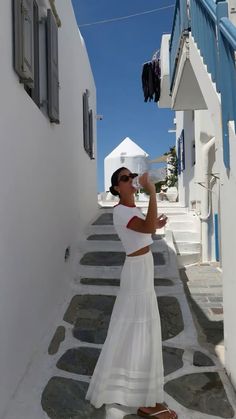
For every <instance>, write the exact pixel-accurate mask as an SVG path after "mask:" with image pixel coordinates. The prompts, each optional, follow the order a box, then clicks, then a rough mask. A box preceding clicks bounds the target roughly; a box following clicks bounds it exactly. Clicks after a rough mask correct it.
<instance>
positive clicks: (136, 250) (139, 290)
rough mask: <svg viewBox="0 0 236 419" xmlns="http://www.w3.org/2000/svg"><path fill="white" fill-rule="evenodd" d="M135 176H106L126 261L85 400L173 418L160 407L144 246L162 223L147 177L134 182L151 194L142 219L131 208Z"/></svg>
mask: <svg viewBox="0 0 236 419" xmlns="http://www.w3.org/2000/svg"><path fill="white" fill-rule="evenodd" d="M135 176H137V174H133V173H131V172H130V171H129V170H128V169H126V168H125V167H121V168H120V169H118V170H116V171H115V172H114V173H113V175H112V177H111V184H112V186H111V188H110V191H111V193H112V194H113V195H119V197H120V202H119V204H118V205H116V206H115V207H114V213H113V222H114V226H115V229H116V231H117V234H118V235H119V237H120V239H121V242H122V244H123V246H124V248H125V252H126V259H125V263H124V266H123V269H122V273H121V280H120V289H119V292H118V295H117V298H116V301H115V304H114V308H113V311H112V315H111V320H110V324H109V328H108V332H107V338H106V341H105V343H104V345H103V348H102V351H101V353H100V356H99V359H98V362H97V365H96V367H95V370H94V373H93V376H92V378H91V381H90V384H89V388H88V391H87V394H86V399H88V400H90V403H91V404H93V405H94V406H95V407H96V408H99V407H101V406H102V405H103V404H106V405H109V404H114V403H116V404H120V405H123V406H132V407H136V408H137V414H138V415H139V416H141V417H152V418H157V419H177V414H176V413H175V412H174V411H173V410H170V409H169V408H168V407H167V406H166V404H164V403H163V400H164V392H163V384H164V376H163V360H162V340H161V325H160V316H159V311H158V306H157V299H156V294H155V289H154V264H153V256H152V253H151V251H150V247H149V246H150V244H151V243H152V242H153V240H152V236H151V234H152V233H154V232H155V231H156V229H157V228H158V227H159V228H160V227H163V226H164V225H165V223H166V219H165V218H163V219H161V217H159V218H158V217H157V202H156V190H155V185H154V184H153V183H152V182H150V180H149V178H148V174H147V173H144V174H143V175H142V176H141V177H140V179H139V181H140V184H141V185H142V186H143V188H144V189H145V190H146V191H147V192H148V193H149V195H150V199H149V206H148V212H147V215H146V217H145V216H144V215H143V214H142V212H141V211H140V210H139V209H138V208H137V207H136V206H135V202H134V194H135V192H136V189H135V188H134V187H133V186H132V179H133V178H134V177H135Z"/></svg>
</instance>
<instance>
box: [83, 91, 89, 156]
mask: <svg viewBox="0 0 236 419" xmlns="http://www.w3.org/2000/svg"><path fill="white" fill-rule="evenodd" d="M83 136H84V149H85V151H86V152H87V153H89V107H88V90H86V92H84V94H83Z"/></svg>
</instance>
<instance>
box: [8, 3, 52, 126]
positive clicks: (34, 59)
mask: <svg viewBox="0 0 236 419" xmlns="http://www.w3.org/2000/svg"><path fill="white" fill-rule="evenodd" d="M12 4H13V67H14V70H15V71H16V73H17V74H18V76H19V81H20V83H23V84H24V88H25V90H26V92H27V93H28V94H29V96H30V97H31V98H32V99H33V101H34V102H35V103H36V104H37V106H38V107H39V108H41V107H42V100H41V91H40V90H41V89H40V88H41V84H40V81H41V77H42V74H41V72H40V68H42V65H41V63H40V57H41V55H40V49H41V47H43V48H44V50H45V51H47V65H46V66H45V72H46V73H47V74H44V77H46V78H47V97H46V98H45V99H44V100H46V102H47V108H48V109H47V114H48V117H49V119H50V121H51V122H55V123H59V77H58V28H57V23H56V21H55V18H54V16H53V13H52V11H51V10H50V9H49V10H48V11H47V16H44V17H42V16H41V17H40V19H39V15H40V9H39V7H38V4H37V1H36V0H12ZM44 19H45V20H46V22H47V24H46V26H44V27H45V30H46V34H45V35H46V36H45V37H44V38H42V39H44V45H43V46H42V45H40V39H41V38H39V24H40V22H43V20H44Z"/></svg>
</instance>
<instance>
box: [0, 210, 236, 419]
mask: <svg viewBox="0 0 236 419" xmlns="http://www.w3.org/2000/svg"><path fill="white" fill-rule="evenodd" d="M111 211H112V210H111V208H110V209H107V208H102V209H100V210H99V212H98V214H97V217H96V219H94V221H93V222H92V224H91V225H90V226H89V227H88V229H87V231H86V234H85V236H84V239H83V240H81V242H80V243H78V247H77V250H76V258H75V261H74V262H75V263H74V265H75V271H74V277H73V281H71V285H70V287H69V289H68V295H67V296H65V300H64V302H63V304H61V305H60V307H58V308H57V312H58V315H57V319H58V321H57V322H56V323H55V322H54V321H53V323H52V326H51V328H50V331H48V333H47V334H46V335H45V337H44V339H43V340H42V344H41V346H40V347H39V348H37V351H36V353H35V357H34V360H31V362H30V364H29V368H28V371H27V373H26V374H25V377H24V378H23V379H22V382H21V383H20V385H19V388H18V391H17V393H16V394H15V396H14V398H13V400H12V402H11V405H10V406H9V409H8V411H7V413H6V415H5V416H4V418H3V419H45V418H46V417H49V418H51V419H92V418H93V419H122V418H124V419H138V416H137V415H136V414H135V410H134V409H133V410H132V411H131V409H128V408H126V409H125V408H124V407H121V406H116V408H115V407H114V406H113V407H112V408H109V409H105V407H104V406H103V407H101V408H100V409H94V408H93V406H92V405H90V403H88V402H87V401H86V400H85V394H86V392H87V388H88V383H89V381H90V377H91V375H92V374H93V370H94V368H95V365H96V362H97V359H98V357H99V354H100V351H101V348H102V345H103V343H104V341H105V338H106V334H107V329H108V325H109V321H110V316H111V313H112V309H113V305H114V302H115V299H116V295H117V293H118V291H119V282H120V279H119V278H120V272H121V269H122V264H123V260H124V257H125V255H124V252H123V249H122V245H121V243H120V241H119V240H118V237H117V236H116V234H115V231H114V228H113V225H112V216H111ZM163 212H164V211H163ZM169 231H170V230H169ZM158 233H160V234H157V235H155V237H154V243H153V245H152V251H153V255H154V261H155V278H154V284H155V291H156V294H157V300H158V306H159V311H160V318H161V327H162V341H163V345H162V347H163V361H164V375H165V386H164V390H165V401H166V402H167V403H168V404H169V405H170V406H171V408H173V409H174V410H176V411H177V412H178V416H179V418H181V419H214V418H215V417H216V416H217V417H222V418H235V414H234V410H233V409H235V407H236V401H235V394H234V392H233V389H232V386H231V385H230V383H229V380H228V378H227V376H226V374H225V371H224V367H223V366H222V364H221V363H220V361H219V359H218V358H217V356H216V353H215V351H214V348H213V350H212V349H209V347H208V346H207V347H206V346H205V344H204V345H203V344H202V343H201V341H202V339H203V336H204V334H205V335H206V337H207V336H214V338H215V333H214V330H215V326H214V324H212V322H211V318H206V315H205V314H204V313H205V312H204V310H209V307H211V308H212V310H213V309H214V310H217V307H218V305H219V304H218V303H216V302H215V300H214V298H212V299H211V301H210V300H209V301H208V300H207V298H208V297H207V296H209V292H210V287H211V286H210V283H211V282H212V279H211V275H210V279H209V280H210V282H209V283H208V285H209V286H205V282H204V288H203V290H202V289H201V288H200V289H199V287H201V284H202V282H201V281H204V278H203V276H204V272H205V271H204V272H202V271H201V272H200V271H199V270H198V269H197V271H194V272H192V270H191V272H192V274H191V275H189V271H186V272H187V275H188V276H187V277H186V278H185V275H183V274H184V272H185V270H184V269H181V270H180V272H182V273H181V279H180V276H179V270H178V267H177V260H176V250H175V246H174V243H173V240H172V237H173V235H172V233H171V234H169V235H168V234H166V236H165V237H164V231H158ZM167 233H168V230H167ZM194 268H195V267H194ZM204 268H206V267H204ZM192 269H193V267H192ZM183 271H184V272H183ZM199 276H200V278H201V280H199ZM189 279H190V280H191V279H192V281H190V284H191V287H189V288H188V289H189V291H190V292H191V293H190V295H189V291H186V290H185V289H186V286H187V284H189ZM214 284H215V282H214ZM214 284H213V285H214ZM196 285H197V287H196ZM192 289H193V291H194V293H193V297H194V300H193V297H192V296H191V295H192ZM213 289H214V290H215V288H213ZM202 291H204V294H202ZM199 292H200V297H199ZM202 295H204V297H203V298H202ZM211 295H212V296H213V297H215V293H213V294H212V292H211ZM186 296H187V297H186ZM209 298H210V297H209ZM202 299H203V300H204V302H201V303H200V304H201V305H200V306H199V307H198V308H197V304H199V302H200V301H202ZM216 299H217V300H218V299H219V298H218V297H216ZM216 304H218V305H216ZM190 307H191V310H192V311H191V310H190ZM193 309H194V311H193ZM217 313H218V311H217ZM196 315H197V316H198V317H197V318H196ZM217 315H218V314H217ZM193 316H194V320H193ZM199 316H200V317H199ZM199 318H200V323H198V319H199ZM217 320H219V319H218V318H217ZM213 323H214V322H213ZM216 323H217V325H218V329H216V330H217V331H218V335H217V336H219V334H220V333H221V329H222V327H221V325H220V322H219V321H217V322H216ZM200 325H202V327H200ZM215 340H217V342H218V338H217V337H216V339H215ZM203 341H204V339H203ZM49 343H50V344H49ZM48 345H49V346H48Z"/></svg>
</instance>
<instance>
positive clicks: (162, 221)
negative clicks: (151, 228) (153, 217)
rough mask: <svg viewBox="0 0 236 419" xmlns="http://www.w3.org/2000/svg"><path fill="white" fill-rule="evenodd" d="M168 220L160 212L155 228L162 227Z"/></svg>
mask: <svg viewBox="0 0 236 419" xmlns="http://www.w3.org/2000/svg"><path fill="white" fill-rule="evenodd" d="M167 220H168V217H167V216H166V215H164V214H161V215H160V216H159V217H157V223H156V227H157V228H162V227H164V226H165V225H166V223H167Z"/></svg>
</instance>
